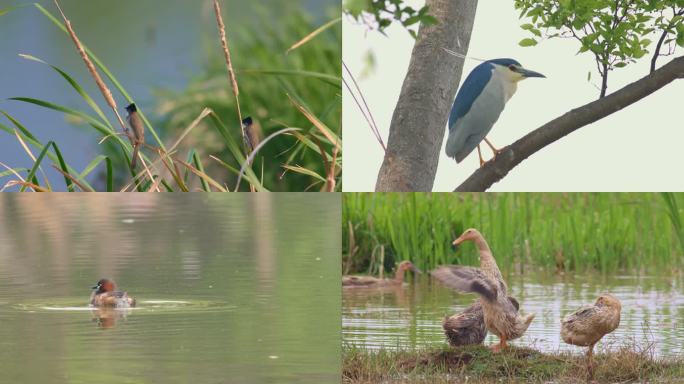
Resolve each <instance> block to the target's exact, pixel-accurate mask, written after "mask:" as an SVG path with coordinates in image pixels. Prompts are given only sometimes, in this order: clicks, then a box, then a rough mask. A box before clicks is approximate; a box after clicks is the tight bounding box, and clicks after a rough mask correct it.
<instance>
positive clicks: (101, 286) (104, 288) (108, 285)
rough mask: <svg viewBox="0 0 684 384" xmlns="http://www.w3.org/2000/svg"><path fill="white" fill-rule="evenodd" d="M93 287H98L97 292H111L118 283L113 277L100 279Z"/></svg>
mask: <svg viewBox="0 0 684 384" xmlns="http://www.w3.org/2000/svg"><path fill="white" fill-rule="evenodd" d="M91 289H96V290H97V291H96V292H95V293H98V294H99V293H103V292H111V291H113V290H115V289H116V284H115V283H114V281H113V280H111V279H100V280H99V281H98V282H97V284H95V285H94V286H93V287H91Z"/></svg>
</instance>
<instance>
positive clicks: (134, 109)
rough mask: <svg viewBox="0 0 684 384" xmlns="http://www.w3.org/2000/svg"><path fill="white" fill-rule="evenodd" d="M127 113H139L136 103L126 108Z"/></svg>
mask: <svg viewBox="0 0 684 384" xmlns="http://www.w3.org/2000/svg"><path fill="white" fill-rule="evenodd" d="M126 111H127V112H128V113H133V112H138V107H136V106H135V103H131V104H130V105H129V106H128V107H126Z"/></svg>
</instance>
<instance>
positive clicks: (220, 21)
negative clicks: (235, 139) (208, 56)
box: [214, 0, 249, 155]
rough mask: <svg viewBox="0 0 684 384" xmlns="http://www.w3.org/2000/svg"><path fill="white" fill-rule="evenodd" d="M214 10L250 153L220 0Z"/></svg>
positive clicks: (247, 152)
mask: <svg viewBox="0 0 684 384" xmlns="http://www.w3.org/2000/svg"><path fill="white" fill-rule="evenodd" d="M214 12H215V13H216V23H217V24H218V29H219V35H220V37H221V46H222V47H223V54H224V55H225V56H226V67H227V68H228V76H229V80H230V83H231V86H232V88H233V95H234V96H235V105H236V106H237V112H238V119H239V120H240V132H241V134H242V143H243V145H244V146H245V155H247V154H249V151H248V150H247V137H246V135H245V128H244V126H243V124H242V111H240V98H239V95H240V89H239V88H238V82H237V79H236V78H235V71H234V70H233V61H232V60H231V58H230V47H229V45H228V38H227V37H226V26H225V24H224V23H223V17H222V16H221V5H220V4H219V2H218V0H214Z"/></svg>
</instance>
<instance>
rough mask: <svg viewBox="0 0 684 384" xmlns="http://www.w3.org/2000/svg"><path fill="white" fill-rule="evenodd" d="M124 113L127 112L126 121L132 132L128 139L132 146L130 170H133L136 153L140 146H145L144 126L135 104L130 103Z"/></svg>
mask: <svg viewBox="0 0 684 384" xmlns="http://www.w3.org/2000/svg"><path fill="white" fill-rule="evenodd" d="M126 112H128V116H127V117H126V120H128V125H130V126H131V130H132V131H133V133H132V134H131V135H130V137H129V138H130V139H131V144H133V157H132V159H131V168H132V169H135V165H136V163H137V160H138V151H139V150H140V146H142V145H144V144H145V125H144V124H143V121H142V119H141V118H140V115H138V107H136V105H135V103H131V104H130V105H129V106H127V107H126Z"/></svg>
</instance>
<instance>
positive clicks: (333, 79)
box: [238, 69, 342, 89]
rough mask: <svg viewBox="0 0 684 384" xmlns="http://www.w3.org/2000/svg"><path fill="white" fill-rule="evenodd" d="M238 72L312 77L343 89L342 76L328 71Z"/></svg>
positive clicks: (267, 70)
mask: <svg viewBox="0 0 684 384" xmlns="http://www.w3.org/2000/svg"><path fill="white" fill-rule="evenodd" d="M238 73H239V74H244V75H251V76H263V75H276V76H301V77H310V78H312V79H318V80H322V81H323V82H324V83H326V84H329V85H331V86H333V87H335V88H338V89H342V78H341V77H339V76H335V75H330V74H327V73H320V72H313V71H298V70H286V69H243V70H242V71H238Z"/></svg>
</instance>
